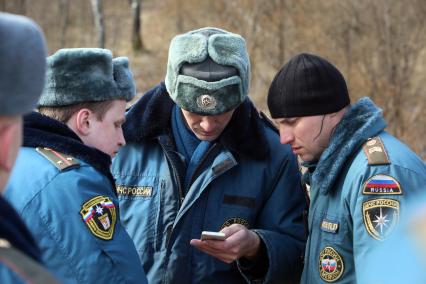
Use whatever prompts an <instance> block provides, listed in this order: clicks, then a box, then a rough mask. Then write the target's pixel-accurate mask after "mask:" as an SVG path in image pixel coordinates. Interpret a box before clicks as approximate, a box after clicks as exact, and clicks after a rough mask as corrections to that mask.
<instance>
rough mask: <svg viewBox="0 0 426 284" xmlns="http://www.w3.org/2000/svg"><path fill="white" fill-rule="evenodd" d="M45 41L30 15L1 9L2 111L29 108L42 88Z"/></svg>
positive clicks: (8, 111) (12, 112) (25, 109)
mask: <svg viewBox="0 0 426 284" xmlns="http://www.w3.org/2000/svg"><path fill="white" fill-rule="evenodd" d="M45 74H46V43H45V40H44V36H43V32H42V31H41V29H40V28H39V26H38V25H37V24H36V23H34V22H33V21H32V20H30V19H29V18H27V17H24V16H19V15H13V14H9V13H0V115H6V116H7V115H18V114H24V113H27V112H30V111H31V110H33V109H34V108H35V106H36V104H37V101H38V99H39V97H40V94H41V92H42V90H43V86H44V79H45Z"/></svg>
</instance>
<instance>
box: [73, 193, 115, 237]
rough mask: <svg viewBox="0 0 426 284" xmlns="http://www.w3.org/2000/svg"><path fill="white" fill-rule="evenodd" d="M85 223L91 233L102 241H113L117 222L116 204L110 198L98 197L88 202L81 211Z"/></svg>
mask: <svg viewBox="0 0 426 284" xmlns="http://www.w3.org/2000/svg"><path fill="white" fill-rule="evenodd" d="M80 214H81V217H82V219H83V222H84V223H85V224H86V226H87V227H88V228H89V230H90V232H92V234H93V235H95V236H96V237H98V238H100V239H102V240H111V239H112V237H113V235H114V228H115V223H116V221H117V216H116V209H115V205H114V203H113V202H112V201H111V199H110V198H109V197H106V196H96V197H94V198H92V199H90V200H88V201H86V202H85V203H84V204H83V205H82V206H81V210H80Z"/></svg>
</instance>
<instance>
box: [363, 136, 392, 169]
mask: <svg viewBox="0 0 426 284" xmlns="http://www.w3.org/2000/svg"><path fill="white" fill-rule="evenodd" d="M362 148H363V149H364V153H365V155H366V156H367V159H368V164H369V165H388V164H390V162H389V158H388V153H387V152H386V149H385V146H384V145H383V142H382V140H381V139H380V137H378V136H377V137H374V138H370V139H368V140H367V142H365V143H364V145H363V146H362Z"/></svg>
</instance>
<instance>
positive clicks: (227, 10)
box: [0, 0, 426, 160]
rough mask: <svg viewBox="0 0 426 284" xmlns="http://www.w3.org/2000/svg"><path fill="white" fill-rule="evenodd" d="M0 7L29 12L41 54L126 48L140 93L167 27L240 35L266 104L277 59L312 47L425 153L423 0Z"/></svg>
mask: <svg viewBox="0 0 426 284" xmlns="http://www.w3.org/2000/svg"><path fill="white" fill-rule="evenodd" d="M0 11H6V12H11V13H17V14H23V15H26V16H29V17H31V18H33V19H34V20H35V21H36V22H37V23H38V24H39V25H40V26H41V27H42V28H43V30H44V32H45V35H46V39H47V42H48V47H49V54H52V53H54V52H55V51H56V50H57V49H59V48H63V47H104V48H108V49H111V50H112V51H113V54H114V56H128V57H129V58H130V63H131V68H132V70H133V73H134V76H135V80H136V84H137V90H138V93H139V95H142V94H143V93H144V92H145V91H147V90H148V89H150V88H151V87H152V86H154V85H156V84H157V83H159V82H160V81H162V80H163V78H164V76H165V72H166V64H167V53H168V47H169V43H170V40H171V39H172V37H173V36H174V35H176V34H179V33H183V32H186V31H189V30H192V29H196V28H200V27H204V26H214V27H219V28H223V29H226V30H229V31H232V32H235V33H239V34H241V35H242V36H243V37H244V38H245V39H246V41H247V45H248V50H249V54H250V60H251V64H252V77H251V89H250V97H251V98H252V100H253V101H254V102H255V104H256V105H257V107H258V108H259V109H260V110H263V111H266V112H267V106H266V95H267V91H268V87H269V84H270V82H271V80H272V79H273V77H274V75H275V73H276V72H277V71H278V70H279V68H280V67H281V66H282V65H283V64H284V63H285V62H286V61H287V60H288V59H290V58H291V57H292V56H294V55H295V54H297V53H300V52H310V53H315V54H318V55H320V56H322V57H325V58H327V59H329V60H330V61H331V62H333V63H334V64H335V65H336V66H337V67H338V68H339V69H340V70H341V71H342V73H343V74H344V76H345V78H346V80H347V83H348V87H349V90H350V95H351V99H352V101H353V102H355V101H356V100H357V99H358V98H360V97H362V96H369V97H371V98H372V99H373V100H374V101H375V103H376V104H378V105H379V106H380V107H381V108H383V111H384V115H385V117H386V119H387V121H388V128H387V130H388V131H389V132H390V133H392V134H394V135H396V136H397V137H398V138H400V139H401V140H403V141H404V142H406V143H407V144H408V145H409V146H410V147H411V148H412V149H414V150H415V151H416V152H417V153H418V154H419V155H420V156H421V157H422V158H423V160H425V159H426V139H425V138H426V117H425V114H424V111H423V110H424V108H425V104H426V87H425V86H424V85H423V84H424V83H425V82H426V1H424V0H319V1H313V0H298V1H295V0H293V1H291V0H215V1H202V0H0Z"/></svg>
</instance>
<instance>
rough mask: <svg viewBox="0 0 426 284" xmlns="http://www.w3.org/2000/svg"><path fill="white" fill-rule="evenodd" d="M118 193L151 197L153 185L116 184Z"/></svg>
mask: <svg viewBox="0 0 426 284" xmlns="http://www.w3.org/2000/svg"><path fill="white" fill-rule="evenodd" d="M116 188H117V194H118V195H122V196H133V197H151V196H152V186H125V185H120V184H118V185H117V186H116Z"/></svg>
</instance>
